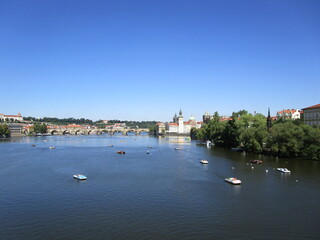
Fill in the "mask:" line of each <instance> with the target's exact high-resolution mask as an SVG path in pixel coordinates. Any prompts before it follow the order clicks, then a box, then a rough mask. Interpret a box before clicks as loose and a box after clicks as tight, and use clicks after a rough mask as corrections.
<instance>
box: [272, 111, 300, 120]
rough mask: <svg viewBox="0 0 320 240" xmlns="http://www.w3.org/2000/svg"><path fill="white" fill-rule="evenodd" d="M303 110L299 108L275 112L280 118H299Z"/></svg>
mask: <svg viewBox="0 0 320 240" xmlns="http://www.w3.org/2000/svg"><path fill="white" fill-rule="evenodd" d="M302 113H303V112H302V111H301V110H299V109H286V110H282V111H279V112H277V118H278V119H279V118H282V119H294V120H295V119H300V118H301V114H302Z"/></svg>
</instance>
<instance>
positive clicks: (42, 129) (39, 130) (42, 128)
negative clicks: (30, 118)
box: [33, 123, 47, 133]
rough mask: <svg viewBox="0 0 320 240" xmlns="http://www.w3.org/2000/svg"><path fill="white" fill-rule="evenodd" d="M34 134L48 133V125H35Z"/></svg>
mask: <svg viewBox="0 0 320 240" xmlns="http://www.w3.org/2000/svg"><path fill="white" fill-rule="evenodd" d="M33 132H35V133H46V132H47V125H46V124H44V123H43V124H39V123H35V124H34V125H33Z"/></svg>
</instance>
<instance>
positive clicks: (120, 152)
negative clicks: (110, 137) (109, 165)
mask: <svg viewBox="0 0 320 240" xmlns="http://www.w3.org/2000/svg"><path fill="white" fill-rule="evenodd" d="M117 153H118V154H126V152H125V151H117Z"/></svg>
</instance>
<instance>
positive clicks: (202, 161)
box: [200, 159, 208, 164]
mask: <svg viewBox="0 0 320 240" xmlns="http://www.w3.org/2000/svg"><path fill="white" fill-rule="evenodd" d="M200 163H202V164H208V160H204V159H203V160H200Z"/></svg>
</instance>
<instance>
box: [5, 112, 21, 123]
mask: <svg viewBox="0 0 320 240" xmlns="http://www.w3.org/2000/svg"><path fill="white" fill-rule="evenodd" d="M0 121H1V122H22V121H23V117H22V116H21V114H20V113H18V115H5V114H2V113H0Z"/></svg>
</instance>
